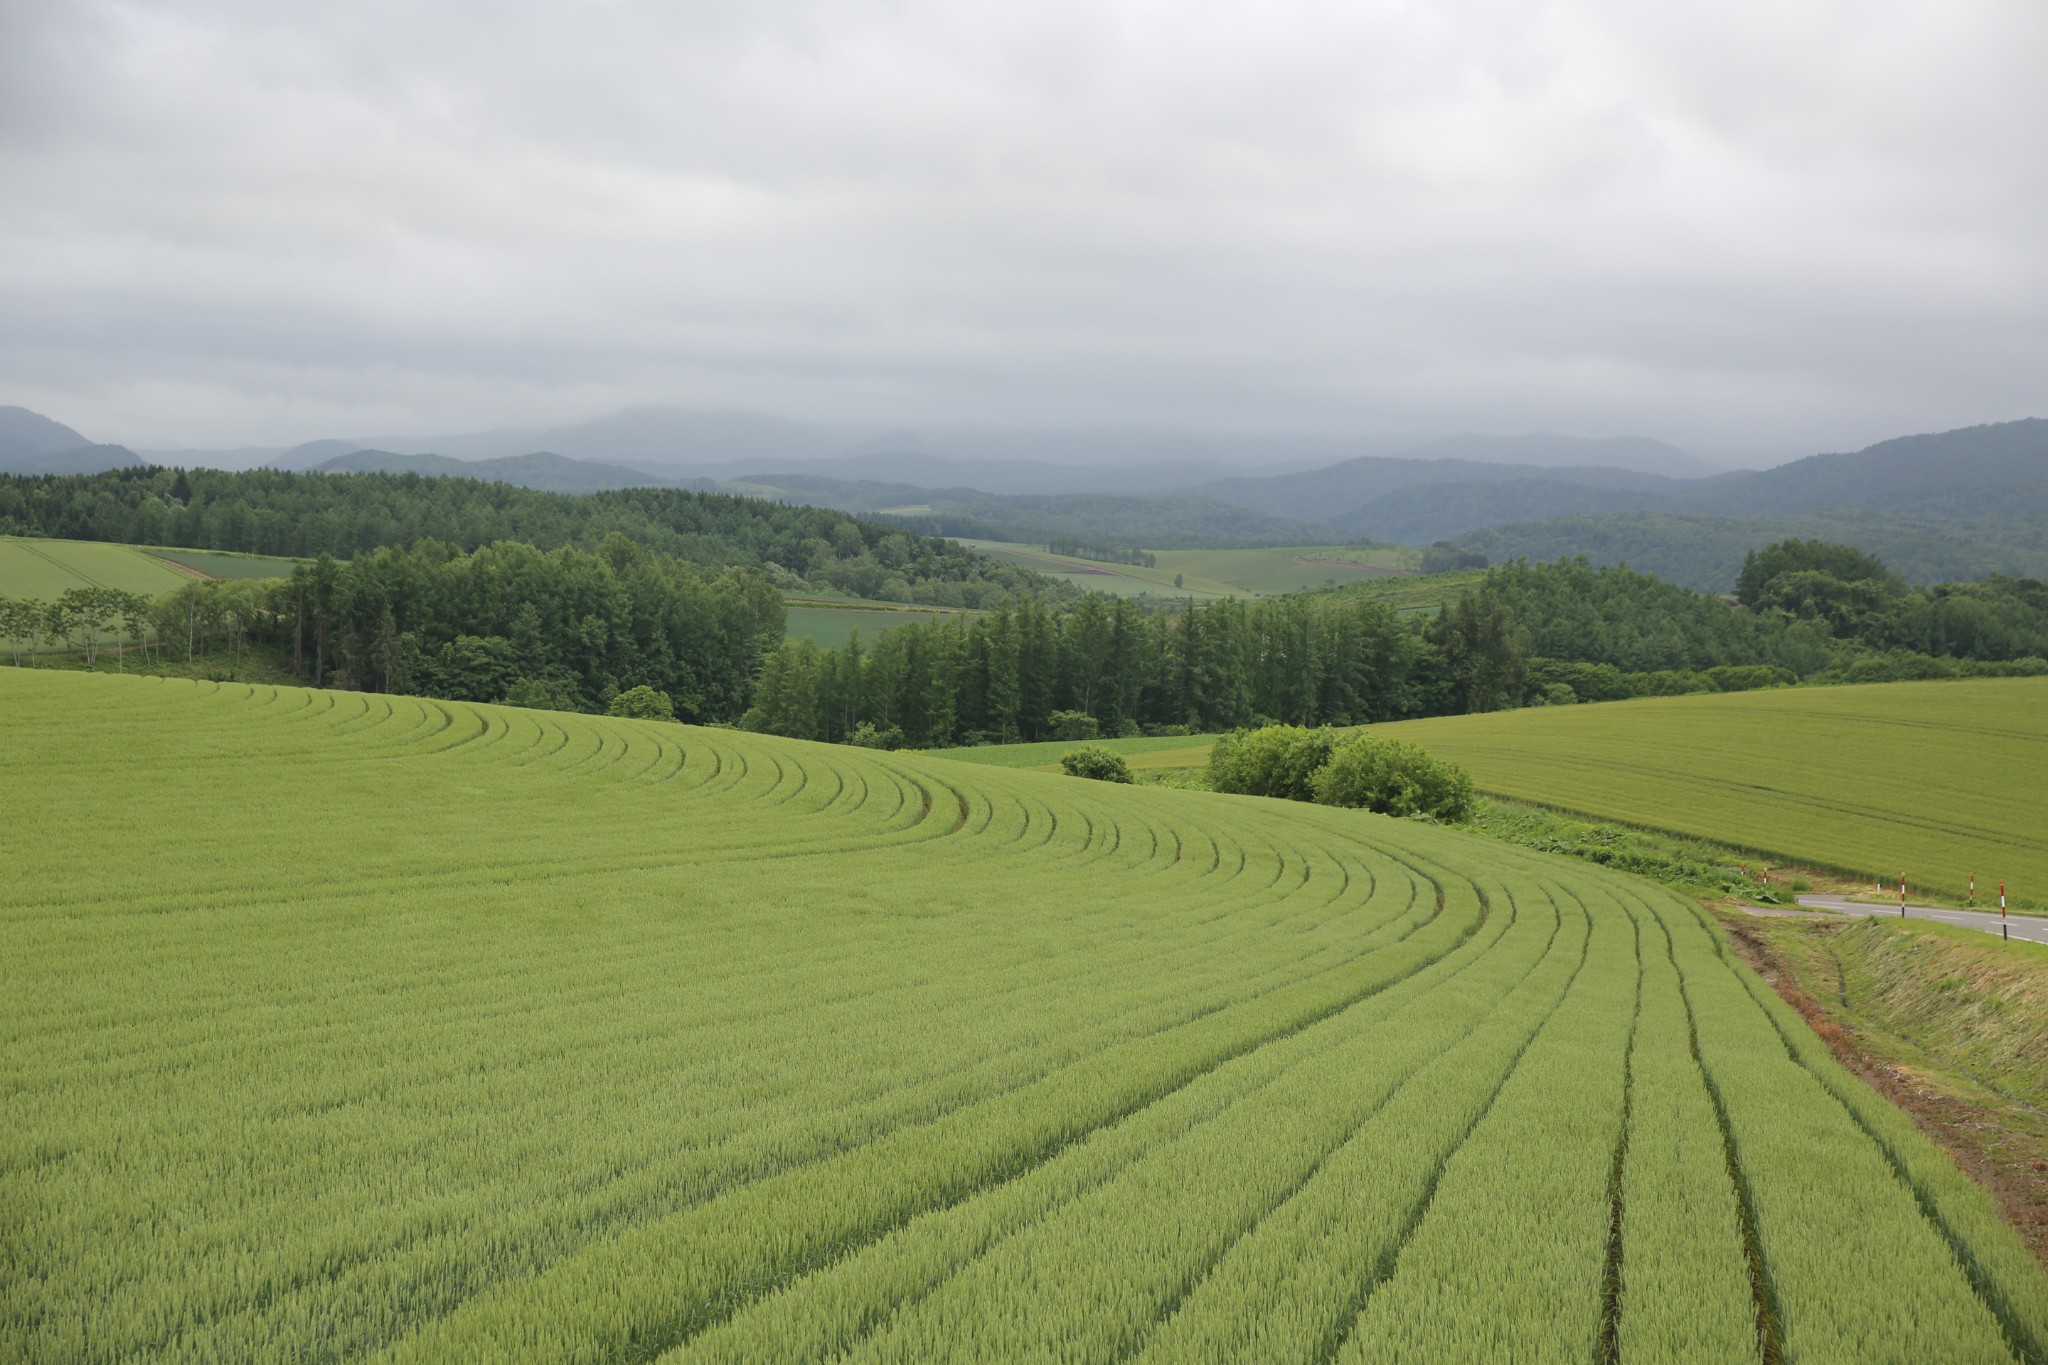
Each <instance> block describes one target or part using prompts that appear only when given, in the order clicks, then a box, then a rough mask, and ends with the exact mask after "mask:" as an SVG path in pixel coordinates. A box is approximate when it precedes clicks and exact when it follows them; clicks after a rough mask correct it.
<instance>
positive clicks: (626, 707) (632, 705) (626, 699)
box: [604, 683, 676, 720]
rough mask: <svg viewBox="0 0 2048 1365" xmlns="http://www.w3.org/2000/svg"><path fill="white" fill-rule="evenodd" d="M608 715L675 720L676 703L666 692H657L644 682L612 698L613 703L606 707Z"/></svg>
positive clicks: (605, 710) (632, 718)
mask: <svg viewBox="0 0 2048 1365" xmlns="http://www.w3.org/2000/svg"><path fill="white" fill-rule="evenodd" d="M604 713H605V714H606V715H608V716H625V717H627V718H628V719H631V720H674V719H675V718H676V706H675V703H674V702H672V701H670V700H669V695H668V693H666V692H657V691H655V690H654V689H653V688H651V687H649V686H647V685H646V684H645V683H642V684H641V685H640V686H638V687H629V688H627V689H626V690H625V691H623V692H621V693H619V695H618V696H616V697H613V698H612V704H611V705H610V706H607V707H606V708H605V709H604Z"/></svg>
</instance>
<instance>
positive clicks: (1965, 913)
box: [1766, 896, 2048, 943]
mask: <svg viewBox="0 0 2048 1365" xmlns="http://www.w3.org/2000/svg"><path fill="white" fill-rule="evenodd" d="M1799 903H1800V904H1801V905H1803V906H1805V907H1807V908H1808V909H1809V910H1833V911H1835V912H1836V913H1838V914H1843V915H1883V916H1886V917H1888V918H1891V919H1897V918H1898V915H1899V904H1898V902H1897V901H1893V902H1892V903H1891V904H1890V905H1884V904H1881V903H1880V904H1877V905H1871V904H1869V903H1867V902H1864V901H1852V900H1844V899H1843V898H1842V897H1840V896H1801V897H1799ZM1766 913H1768V912H1766ZM1781 913H1782V912H1781ZM1906 918H1907V919H1931V920H1939V921H1940V922H1941V923H1943V924H1960V925H1962V926H1963V927H1964V928H1965V929H1982V930H1985V931H1986V932H1988V933H1993V934H1995V933H1998V932H1999V919H1998V912H1997V911H1996V910H1993V911H1991V912H1990V913H1989V914H1986V913H1985V912H1984V911H1982V910H1943V909H1940V908H1938V907H1936V906H1931V905H1908V906H1907V907H1906ZM2006 924H2008V925H2009V926H2011V930H2012V937H2014V938H2023V939H2025V940H2026V941H2027V942H2029V943H2048V919H2043V918H2042V917H2041V916H2039V915H2014V916H2013V917H2012V918H2011V919H2010V920H2007V921H2006Z"/></svg>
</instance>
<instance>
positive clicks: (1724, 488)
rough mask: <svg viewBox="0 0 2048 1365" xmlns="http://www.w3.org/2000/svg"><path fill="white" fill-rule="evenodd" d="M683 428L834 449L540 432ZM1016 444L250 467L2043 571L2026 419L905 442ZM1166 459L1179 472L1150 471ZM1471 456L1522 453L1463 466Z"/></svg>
mask: <svg viewBox="0 0 2048 1365" xmlns="http://www.w3.org/2000/svg"><path fill="white" fill-rule="evenodd" d="M679 432H680V433H682V434H683V435H685V436H688V437H689V438H690V440H692V441H695V442H701V443H704V444H699V445H697V446H696V447H695V448H696V449H699V450H707V449H709V448H710V447H711V446H713V445H717V446H719V447H720V448H721V449H725V450H727V451H729V450H730V444H736V445H740V446H751V447H752V448H754V449H755V450H757V451H776V450H780V451H789V450H798V449H801V450H807V451H811V452H815V451H817V450H819V449H821V448H823V447H825V446H827V445H830V444H831V443H833V442H835V441H845V442H852V438H851V437H850V435H849V434H848V433H845V432H838V433H834V432H831V431H830V430H828V429H825V428H818V427H809V426H805V425H804V424H801V423H795V422H785V421H781V420H780V419H770V418H757V417H754V416H751V415H748V414H735V413H725V414H705V413H691V412H682V411H679V410H673V409H643V410H634V411H631V412H628V413H618V414H612V415H611V416H609V417H606V418H601V419H598V420H597V421H594V422H591V423H585V424H583V425H582V426H580V427H576V428H561V429H557V430H556V431H554V432H552V433H550V434H554V435H565V436H567V437H569V438H570V443H571V444H579V445H581V446H583V447H584V448H590V447H592V446H594V445H597V444H604V443H606V442H609V443H611V444H612V446H613V447H615V448H616V447H617V446H618V445H620V444H622V443H623V444H625V445H629V446H634V448H637V449H639V450H642V451H648V452H654V453H663V454H669V455H673V454H675V453H676V452H677V449H678V447H677V444H676V441H677V439H678V433H679ZM522 435H531V433H511V432H497V433H480V434H476V435H474V436H472V437H469V438H450V439H451V440H455V441H458V442H462V441H466V442H467V443H468V446H469V448H471V449H482V448H485V447H487V446H488V445H489V444H490V443H492V442H503V441H507V440H513V439H518V438H519V437H520V436H522ZM1044 435H1045V434H1043V433H1039V434H1037V436H1044ZM1036 438H1037V437H1036V436H1034V434H1032V433H1019V432H1003V431H974V430H954V431H952V432H946V433H941V435H940V436H938V437H934V436H932V435H930V434H929V433H927V434H924V435H920V434H918V433H905V432H891V433H886V434H885V435H884V436H881V437H874V438H870V439H869V440H868V441H867V442H866V448H864V449H859V450H857V451H855V453H852V454H839V455H836V456H829V457H828V456H819V455H815V454H813V455H810V456H807V457H805V458H802V459H791V460H789V461H787V462H786V463H782V464H776V463H774V462H773V461H772V460H771V458H770V457H769V456H766V455H757V456H755V457H752V458H746V457H742V458H729V459H723V460H718V461H715V462H706V463H687V464H686V463H670V462H665V461H663V462H655V461H648V462H635V461H613V462H607V461H600V460H592V459H588V458H582V457H579V456H578V455H575V454H573V453H567V452H563V451H559V450H556V449H554V448H552V447H550V448H548V449H538V450H536V449H532V448H528V449H527V450H525V451H521V452H517V453H511V454H499V455H492V456H488V457H482V458H475V457H472V458H463V457H461V456H458V455H454V454H450V453H449V452H447V451H424V450H391V449H386V448H382V447H376V446H370V447H365V446H362V445H360V444H358V443H353V442H349V441H343V440H333V439H328V440H319V441H311V442H307V443H305V444H303V445H300V446H296V447H292V448H290V449H287V450H281V451H275V452H271V457H270V458H269V459H268V460H267V461H266V462H267V463H269V464H270V465H272V466H273V467H277V468H284V469H298V470H320V471H324V472H347V471H350V470H382V471H389V472H413V473H419V474H423V475H443V474H445V475H455V476H460V477H468V478H478V479H486V480H494V481H498V482H505V483H513V484H520V485H523V486H526V487H530V488H536V489H543V490H547V491H551V492H562V493H586V492H597V491H600V490H604V489H612V488H626V487H639V486H673V487H687V488H696V489H712V490H720V491H727V492H738V493H745V494H749V495H753V496H760V497H770V498H775V499H777V500H781V501H787V502H808V503H815V504H819V505H823V506H827V507H831V508H835V509H838V510H842V511H847V512H853V513H858V514H877V513H893V514H894V515H897V516H898V517H899V519H901V520H903V521H905V523H906V524H911V523H914V524H915V525H916V526H917V527H918V529H922V530H926V531H928V532H933V533H938V534H948V535H970V536H987V537H991V538H997V539H1013V540H1043V539H1044V538H1046V537H1047V536H1052V535H1081V536H1086V537H1088V538H1091V539H1097V540H1103V541H1106V542H1110V543H1118V544H1132V545H1144V546H1148V547H1150V548H1171V547H1174V546H1176V545H1188V546H1192V545H1195V544H1206V545H1228V544H1268V545H1271V544H1289V543H1333V542H1337V541H1344V540H1352V539H1373V540H1382V541H1393V542H1397V543H1405V544H1411V545H1422V544H1428V543H1430V542H1433V541H1436V540H1455V541H1457V542H1459V543H1460V544H1463V545H1466V546H1468V547H1470V548H1474V549H1478V550H1481V551H1482V552H1484V553H1486V554H1488V555H1490V556H1491V557H1493V558H1495V559H1499V558H1503V557H1510V556H1516V555H1520V556H1525V557H1530V558H1539V559H1547V558H1555V557H1557V556H1558V555H1565V554H1577V553H1584V554H1587V555H1589V556H1590V557H1592V558H1595V559H1597V560H1600V561H1602V562H1611V561H1613V560H1617V559H1626V560H1628V562H1630V563H1631V564H1634V565H1635V566H1636V567H1638V568H1645V569H1651V570H1654V571H1656V572H1658V573H1660V574H1663V575H1665V576H1667V577H1670V578H1672V579H1673V580H1674V581H1678V582H1682V583H1686V584H1688V585H1691V586H1696V587H1704V588H1714V589H1721V588H1725V587H1726V586H1727V584H1728V583H1729V582H1732V579H1733V571H1734V566H1738V565H1739V564H1740V561H1741V557H1742V554H1743V553H1744V552H1745V551H1746V550H1747V549H1749V548H1753V547H1755V546H1757V545H1761V544H1765V543H1768V542H1769V541H1770V540H1773V539H1780V538H1783V537H1784V536H1786V535H1802V536H1822V537H1826V538H1832V539H1837V540H1841V541H1844V542H1845V543H1849V544H1852V545H1855V546H1857V547H1858V548H1860V549H1865V550H1868V551H1870V552H1872V553H1876V554H1879V555H1881V556H1882V557H1884V558H1885V559H1886V560H1887V561H1888V562H1891V563H1893V564H1894V566H1895V567H1897V568H1898V569H1899V570H1900V571H1901V572H1903V573H1905V574H1906V575H1907V576H1908V577H1911V578H1916V579H1920V580H1922V581H1927V580H1932V579H1940V578H1954V579H1961V578H1969V577H1976V576H1981V575H1983V574H1986V573H2008V574H2021V575H2034V574H2043V573H2048V420H2042V419H2039V418H2029V419H2024V420H2020V421H2014V422H2004V423H1996V424H1987V425H1981V426H1975V427H1966V428H1960V429H1957V430H1953V431H1947V432H1935V433H1922V434H1917V435H1912V436H1903V437H1898V438H1894V439H1892V440H1888V441H1882V442H1879V443H1877V444H1875V445H1872V446H1869V447H1867V448H1865V449H1863V450H1860V451H1852V452H1838V453H1830V454H1822V455H1813V456H1808V457H1806V458H1804V459H1799V460H1793V461H1790V462H1788V463H1785V464H1781V465H1778V466H1776V467H1774V468H1771V469H1768V470H1762V471H1734V472H1726V473H1720V474H1711V475H1706V476H1703V477H1685V478H1674V477H1668V476H1666V475H1664V474H1660V473H1655V472H1646V471H1644V470H1642V469H1629V468H1622V467H1617V466H1614V465H1572V464H1560V463H1542V462H1541V461H1544V460H1549V461H1559V460H1564V459H1569V458H1574V457H1578V456H1582V455H1586V454H1587V453H1588V452H1593V453H1596V454H1604V455H1605V456H1607V457H1611V458H1615V459H1628V460H1631V461H1633V462H1635V463H1638V464H1645V463H1648V464H1656V463H1660V462H1661V463H1663V464H1666V465H1672V464H1677V463H1680V462H1682V461H1685V460H1687V459H1689V458H1690V457H1687V456H1686V455H1685V452H1683V451H1680V450H1678V449H1677V448H1676V447H1673V446H1669V445H1667V444H1665V443H1663V442H1659V441H1654V440H1651V439H1649V438H1644V437H1620V438H1610V439H1602V440H1593V439H1584V438H1573V437H1557V436H1522V437H1484V436H1457V437H1445V438H1441V439H1439V440H1436V441H1433V442H1427V443H1424V444H1422V445H1420V446H1412V445H1411V446H1409V447H1408V450H1409V452H1410V453H1408V454H1402V455H1376V454H1375V455H1355V456H1353V457H1351V458H1347V459H1340V460H1337V461H1335V462H1333V463H1328V464H1322V465H1317V466H1315V467H1312V468H1305V469H1283V470H1280V471H1277V472H1270V473H1261V474H1256V475H1254V474H1250V473H1243V472H1240V473H1235V474H1226V475H1224V476H1223V477H1212V476H1214V475H1216V473H1217V471H1218V469H1219V468H1220V467H1219V466H1215V465H1207V466H1205V465H1202V464H1200V463H1197V462H1194V460H1193V458H1192V457H1194V456H1196V455H1198V454H1207V453H1213V452H1215V451H1217V450H1219V449H1222V450H1236V449H1237V448H1238V447H1235V446H1232V445H1231V442H1232V441H1233V440H1238V439H1239V438H1218V439H1216V440H1208V441H1196V440H1193V439H1192V438H1183V437H1179V436H1176V435H1173V434H1171V433H1160V432H1146V431H1141V430H1136V429H1130V430H1102V431H1080V430H1075V431H1068V432H1064V433H1053V434H1052V435H1051V436H1048V437H1045V439H1046V440H1047V441H1048V442H1049V443H1050V444H1051V446H1052V448H1053V449H1054V450H1056V451H1058V452H1059V453H1064V454H1072V453H1075V452H1077V451H1083V450H1095V451H1097V452H1098V453H1100V454H1102V455H1103V457H1104V458H1103V460H1102V462H1100V463H1098V464H1096V465H1094V466H1079V465H1068V464H1059V463H1055V462H1051V461H1048V460H1037V459H1000V458H987V459H982V460H975V459H966V458H960V457H958V456H955V455H947V454H935V453H932V452H931V451H930V450H927V449H924V448H923V447H925V446H927V445H936V444H942V443H945V442H958V443H961V445H962V448H966V449H971V450H974V451H976V452H978V453H980V454H981V455H983V456H991V455H993V454H994V453H995V452H999V451H1002V450H1005V449H1011V448H1017V449H1024V448H1030V449H1037V448H1038V447H1035V446H1020V445H1018V444H1017V443H1019V442H1026V441H1028V440H1032V439H1036ZM1378 439H1380V438H1358V439H1357V441H1352V440H1350V438H1323V437H1294V438H1285V439H1283V440H1280V441H1278V442H1268V443H1267V444H1266V446H1265V447H1264V448H1265V449H1266V450H1267V453H1268V454H1269V455H1270V454H1277V453H1278V452H1279V451H1281V450H1289V451H1293V452H1296V453H1299V452H1301V451H1305V450H1309V449H1324V450H1330V449H1338V448H1356V445H1357V444H1358V443H1361V442H1363V443H1367V444H1370V443H1371V442H1372V441H1374V440H1378ZM60 443H71V444H60ZM635 443H637V444H635ZM727 443H730V444H727ZM852 444H859V443H858V442H852ZM841 448H842V449H845V448H847V447H846V446H842V447H841ZM1174 452H1178V453H1179V454H1181V455H1183V456H1186V457H1189V458H1187V459H1183V460H1180V461H1173V460H1165V461H1162V460H1159V459H1158V458H1157V457H1158V456H1160V455H1162V454H1169V453H1174ZM1424 452H1431V453H1433V457H1429V458H1425V457H1423V455H1424ZM162 453H165V454H168V453H170V452H162ZM186 453H188V454H189V453H194V452H186ZM244 453H249V452H244ZM1473 453H1482V454H1493V455H1503V454H1511V453H1519V454H1523V455H1527V456H1529V457H1530V458H1529V460H1527V461H1524V462H1521V463H1497V462H1490V461H1486V460H1477V459H1471V458H1466V456H1468V455H1470V454H1473ZM150 454H151V455H152V456H154V455H156V454H158V452H150ZM1148 458H1149V460H1150V462H1144V461H1145V460H1146V459H1148ZM1120 459H1121V460H1124V461H1126V462H1123V463H1119V462H1118V461H1119V460H1120ZM142 462H143V459H142V458H141V457H139V456H137V455H136V454H135V453H134V452H132V451H129V450H127V449H126V448H124V447H120V446H94V445H91V444H89V443H86V442H84V440H83V438H82V437H80V436H79V433H78V432H76V431H75V430H73V429H72V428H70V427H66V426H64V425H62V424H61V423H57V422H54V421H51V420H50V419H48V418H45V417H43V416H41V415H40V414H36V413H33V412H30V411H28V410H26V409H22V408H0V471H5V472H17V473H90V472H95V471H98V470H103V469H109V468H115V467H120V466H123V465H133V464H140V463H142ZM1694 464H1695V466H1696V467H1697V462H1694ZM991 485H993V486H991ZM899 509H900V510H899ZM910 509H915V510H910Z"/></svg>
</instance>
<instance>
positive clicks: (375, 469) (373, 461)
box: [307, 450, 673, 493]
mask: <svg viewBox="0 0 2048 1365" xmlns="http://www.w3.org/2000/svg"><path fill="white" fill-rule="evenodd" d="M307 472H309V473H315V474H367V473H377V474H420V475H423V476H428V477H432V476H446V477H450V478H458V479H484V480H487V481H489V482H493V483H511V484H518V485H519V486H521V487H522V488H534V489H539V490H541V491H543V492H548V493H596V492H599V491H601V490H604V489H608V488H647V487H668V486H673V482H672V481H671V480H667V479H657V478H653V477H651V476H650V475H648V474H646V473H645V472H643V471H641V470H638V469H628V468H626V467H625V466H624V465H610V464H599V463H596V462H595V461H591V460H573V459H570V458H569V457H568V456H566V455H558V454H556V453H555V452H553V451H551V450H537V451H533V452H530V453H528V454H525V455H506V456H501V457H499V458H497V459H490V460H458V459H455V458H454V457H453V456H448V455H436V454H423V455H407V454H400V453H398V452H396V451H390V450H355V451H350V452H349V453H348V454H346V455H336V456H334V457H333V458H331V459H327V460H322V461H321V462H320V463H318V464H316V465H313V466H312V467H311V469H310V470H308V471H307Z"/></svg>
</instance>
